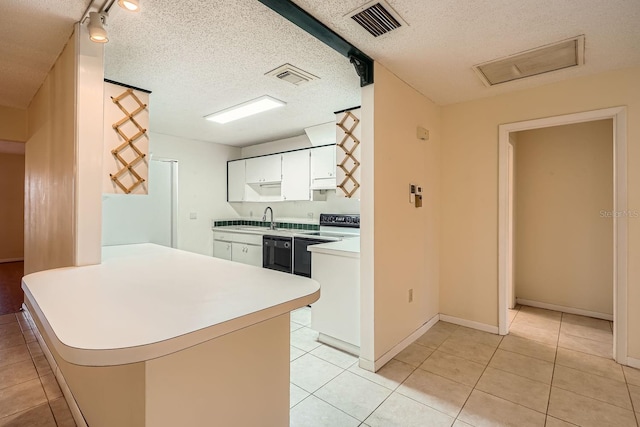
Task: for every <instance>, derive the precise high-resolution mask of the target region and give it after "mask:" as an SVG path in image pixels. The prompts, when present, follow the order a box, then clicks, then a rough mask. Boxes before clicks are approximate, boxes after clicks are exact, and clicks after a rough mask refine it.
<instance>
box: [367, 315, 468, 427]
mask: <svg viewBox="0 0 640 427" xmlns="http://www.w3.org/2000/svg"><path fill="white" fill-rule="evenodd" d="M436 324H437V322H436ZM434 326H435V325H434ZM457 329H458V328H456V329H454V331H453V332H455V331H456V330H457ZM453 332H451V333H450V334H449V336H448V337H447V338H445V339H444V340H443V341H442V342H441V343H440V344H438V346H437V347H436V348H435V349H433V348H431V347H428V346H425V345H422V344H420V343H419V342H417V341H415V343H416V344H418V345H420V346H421V347H425V348H428V349H430V350H433V351H432V352H431V354H430V355H429V356H427V358H426V359H425V360H424V361H422V363H424V362H426V361H427V360H429V358H430V357H431V356H433V354H434V353H435V352H436V351H437V350H438V348H440V346H441V345H442V344H443V343H444V341H446V340H448V339H449V338H450V337H451V335H453ZM425 333H426V332H425ZM412 344H413V343H412ZM407 347H408V346H407ZM447 354H448V353H447ZM392 360H396V361H398V362H401V363H404V364H405V365H408V366H411V367H412V368H413V370H412V371H411V372H410V373H409V375H407V377H406V378H405V379H404V380H403V381H402V382H401V383H399V384H398V385H397V386H396V387H395V388H394V389H392V390H391V393H389V395H388V396H387V397H385V398H384V400H383V401H382V402H380V404H379V405H378V406H376V408H375V409H374V410H373V411H371V412H370V413H369V415H367V418H365V419H364V421H362V423H364V422H366V420H367V419H369V417H370V416H371V415H372V414H373V413H374V412H375V411H377V410H378V408H379V407H380V406H382V404H383V403H384V402H386V401H387V400H388V399H389V398H390V397H391V396H392V395H393V394H394V393H398V394H399V395H401V396H403V397H405V398H407V399H409V400H412V401H414V402H416V403H418V404H420V405H423V406H426V407H427V408H429V409H432V410H434V411H436V412H439V413H441V414H444V415H446V416H448V417H451V415H449V414H445V413H444V412H442V411H440V410H439V409H436V408H434V407H432V406H429V405H427V404H425V403H422V402H419V401H417V400H415V399H413V398H412V397H410V396H405V395H404V394H402V393H399V392H398V389H399V388H400V386H401V385H402V384H404V383H405V382H406V381H407V380H408V379H409V378H410V377H411V375H413V374H414V373H415V372H416V371H417V370H418V369H420V366H421V365H422V363H421V364H420V365H418V366H415V367H414V366H413V365H411V364H409V363H406V362H403V361H402V360H399V359H396V358H392ZM356 375H357V374H356ZM434 375H437V374H434ZM440 376H441V375H440ZM361 378H364V377H361ZM442 378H445V377H442ZM365 379H366V378H365ZM447 379H448V378H447ZM369 381H370V380H369ZM378 385H380V384H378ZM382 387H384V386H382ZM451 418H453V422H454V424H455V421H456V417H451Z"/></svg>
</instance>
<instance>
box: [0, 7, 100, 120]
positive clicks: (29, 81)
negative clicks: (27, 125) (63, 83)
mask: <svg viewBox="0 0 640 427" xmlns="http://www.w3.org/2000/svg"><path fill="white" fill-rule="evenodd" d="M88 3H89V0H63V1H61V0H0V105H5V106H8V107H14V108H26V107H27V106H28V105H29V102H31V99H32V98H33V95H35V93H36V91H37V90H38V88H39V87H40V85H41V84H42V82H43V81H44V78H45V76H46V75H47V73H48V72H49V70H50V69H51V66H52V65H53V63H54V62H55V60H56V58H57V57H58V55H60V52H61V51H62V48H63V47H64V45H65V44H66V42H67V40H68V39H69V37H70V36H71V33H72V32H73V24H74V22H76V21H77V20H78V19H80V16H81V15H82V12H84V9H85V7H86V6H87V4H88Z"/></svg>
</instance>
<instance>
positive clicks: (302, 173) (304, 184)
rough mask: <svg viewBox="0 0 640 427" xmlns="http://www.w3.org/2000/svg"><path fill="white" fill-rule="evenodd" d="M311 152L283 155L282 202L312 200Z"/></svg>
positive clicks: (302, 151)
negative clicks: (310, 180) (310, 178)
mask: <svg viewBox="0 0 640 427" xmlns="http://www.w3.org/2000/svg"><path fill="white" fill-rule="evenodd" d="M309 151H310V150H300V151H292V152H289V153H283V154H282V200H285V201H290V200H311V192H310V190H309V167H310V160H309V159H310V153H309Z"/></svg>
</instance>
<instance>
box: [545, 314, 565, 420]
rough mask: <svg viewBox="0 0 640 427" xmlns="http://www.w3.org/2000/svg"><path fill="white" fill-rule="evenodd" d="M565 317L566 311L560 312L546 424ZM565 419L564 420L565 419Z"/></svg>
mask: <svg viewBox="0 0 640 427" xmlns="http://www.w3.org/2000/svg"><path fill="white" fill-rule="evenodd" d="M563 317H564V313H562V312H561V314H560V328H559V330H558V340H557V341H556V351H555V354H554V356H553V370H552V371H551V382H550V383H549V397H548V398H547V410H546V411H545V417H544V425H545V426H546V425H547V420H548V419H549V406H550V405H551V390H553V378H554V376H555V374H556V366H557V364H556V362H557V361H558V349H559V348H560V347H559V346H560V330H562V319H563ZM563 421H564V420H563Z"/></svg>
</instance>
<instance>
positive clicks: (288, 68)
mask: <svg viewBox="0 0 640 427" xmlns="http://www.w3.org/2000/svg"><path fill="white" fill-rule="evenodd" d="M264 75H265V76H273V77H276V78H278V79H280V80H282V81H285V82H288V83H291V84H292V85H294V86H300V85H301V84H304V83H307V82H310V81H312V80H318V79H319V78H320V77H318V76H314V75H313V74H311V73H308V72H306V71H304V70H301V69H300V68H297V67H294V66H293V65H291V64H284V65H281V66H279V67H278V68H276V69H275V70H271V71H269V72H268V73H265V74H264Z"/></svg>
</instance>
